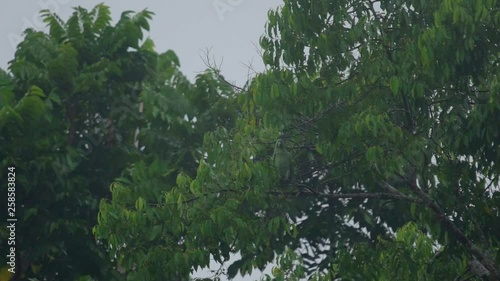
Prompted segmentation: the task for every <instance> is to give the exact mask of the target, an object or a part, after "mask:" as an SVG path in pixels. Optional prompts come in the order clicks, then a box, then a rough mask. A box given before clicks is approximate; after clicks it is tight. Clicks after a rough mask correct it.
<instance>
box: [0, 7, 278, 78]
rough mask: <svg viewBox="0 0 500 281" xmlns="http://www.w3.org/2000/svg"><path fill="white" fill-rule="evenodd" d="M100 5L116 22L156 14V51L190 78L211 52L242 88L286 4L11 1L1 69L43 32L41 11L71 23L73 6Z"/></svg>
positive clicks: (0, 43)
mask: <svg viewBox="0 0 500 281" xmlns="http://www.w3.org/2000/svg"><path fill="white" fill-rule="evenodd" d="M101 2H104V3H105V4H106V5H108V6H110V7H111V10H112V12H113V19H114V20H117V19H118V18H119V17H120V14H121V12H123V11H125V10H133V11H140V10H143V9H144V8H148V9H149V10H150V11H153V12H154V13H155V16H154V18H153V21H152V22H151V31H150V33H149V36H150V37H151V38H152V39H153V40H154V42H155V44H156V49H157V51H158V52H163V51H166V50H168V49H172V50H174V51H175V52H176V53H177V55H178V56H179V59H180V62H181V69H182V71H183V72H184V74H185V75H186V76H188V77H189V78H194V77H195V76H196V74H197V73H198V72H200V71H203V70H204V69H205V68H206V67H205V65H204V63H203V60H202V59H201V58H200V56H203V54H204V52H205V51H206V49H207V48H211V55H213V56H214V57H215V59H216V62H217V63H221V62H222V72H223V74H224V75H225V76H226V78H227V80H229V81H231V82H236V83H237V84H239V85H241V84H243V83H245V81H246V80H247V74H248V73H249V69H248V65H250V64H251V65H252V66H253V68H254V69H255V70H257V71H262V70H263V68H264V67H263V64H262V61H261V58H260V56H259V54H258V48H257V46H258V40H259V37H260V36H261V35H262V34H263V32H264V24H265V22H266V19H267V11H268V10H269V9H271V8H273V9H274V8H276V7H278V5H280V4H281V1H279V0H176V1H174V0H167V1H160V0H156V1H153V0H141V1H123V0H121V1H120V0H110V1H96V0H87V1H84V0H34V1H27V0H24V1H14V0H9V1H8V2H7V3H3V9H2V10H1V11H0V38H1V39H0V67H1V68H3V69H6V68H7V62H8V61H10V60H11V59H12V58H13V56H14V52H15V46H16V45H17V43H18V42H19V39H20V36H21V34H22V31H23V30H24V29H26V28H28V27H34V28H36V29H38V30H41V29H43V28H44V26H45V24H44V23H43V22H41V20H40V17H39V11H40V10H41V9H50V10H52V11H54V12H57V13H58V14H59V15H60V16H61V18H63V19H67V18H68V17H69V16H70V15H71V13H72V12H73V10H72V8H73V7H75V6H82V7H85V8H87V9H91V8H92V7H94V6H95V5H96V4H98V3H101Z"/></svg>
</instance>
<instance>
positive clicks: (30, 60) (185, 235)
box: [0, 0, 500, 281]
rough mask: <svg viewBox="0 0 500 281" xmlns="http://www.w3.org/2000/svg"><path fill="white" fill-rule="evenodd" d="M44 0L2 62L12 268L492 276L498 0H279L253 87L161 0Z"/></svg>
mask: <svg viewBox="0 0 500 281" xmlns="http://www.w3.org/2000/svg"><path fill="white" fill-rule="evenodd" d="M42 13H43V16H44V19H45V21H46V22H47V24H48V26H49V29H50V32H49V33H48V34H45V33H42V32H35V31H32V30H28V31H27V32H26V37H25V39H24V41H23V42H21V44H20V45H19V46H18V49H17V52H16V56H15V58H14V60H13V61H11V62H10V67H9V70H10V72H9V73H5V72H2V73H1V74H0V92H1V94H0V132H1V137H0V147H1V149H0V156H1V157H0V159H3V160H2V168H3V170H5V169H6V167H8V166H9V165H15V166H16V167H17V168H16V169H17V170H16V173H19V176H18V177H17V183H16V186H17V187H16V191H17V193H16V204H18V207H19V208H20V211H18V212H19V213H18V214H19V215H18V216H19V218H20V219H21V220H22V222H23V223H22V224H20V225H19V226H20V229H19V230H17V231H18V233H22V234H20V235H19V243H18V245H19V246H18V256H19V257H20V260H21V262H20V263H19V264H20V265H21V268H20V269H21V270H20V273H19V274H17V275H15V276H13V277H11V278H12V279H13V280H22V278H28V277H33V278H38V279H39V280H42V279H46V280H61V278H63V279H64V280H78V278H80V280H91V279H93V280H131V281H133V280H188V279H189V276H190V275H191V274H192V273H193V272H194V271H195V270H197V269H200V268H206V267H208V266H209V264H210V261H211V260H212V259H213V260H215V261H216V262H218V263H221V264H224V265H225V266H223V267H221V270H219V271H217V272H216V273H215V275H214V276H212V277H210V278H211V279H212V280H219V279H220V278H221V277H223V276H227V277H229V278H233V277H234V276H235V275H236V274H238V273H240V274H242V275H246V274H249V273H251V272H252V271H255V270H262V269H264V268H265V267H266V266H270V265H271V266H272V267H273V269H272V274H271V275H267V276H263V277H262V280H276V281H278V280H303V279H310V280H500V266H499V264H500V241H499V239H500V236H499V235H498V233H500V209H499V208H500V196H499V189H498V183H499V179H498V176H499V174H500V167H499V163H500V149H499V143H500V142H499V140H500V138H499V131H500V128H499V127H498V125H495V124H497V123H498V122H497V121H498V120H500V100H499V97H498V94H499V93H500V84H499V81H498V76H499V69H500V68H499V58H498V56H499V54H500V49H499V48H500V45H499V44H500V37H499V36H500V34H499V32H498V30H500V28H499V27H500V4H499V3H498V2H497V1H496V0H482V1H477V0H453V1H452V0H434V1H425V0H422V1H405V0H380V1H372V0H349V1H347V0H338V1H321V0H284V3H283V5H282V6H281V7H280V8H278V9H276V10H271V11H269V13H268V22H267V25H266V30H265V35H263V36H262V37H261V39H260V45H261V47H262V50H263V53H262V59H263V61H264V63H265V64H266V70H265V71H264V72H262V73H259V74H257V75H256V76H255V77H254V78H252V79H250V80H249V81H248V83H247V84H246V85H245V87H244V88H239V87H235V86H233V85H231V84H230V83H228V82H227V81H226V80H225V79H224V77H223V76H222V75H221V73H220V72H219V71H217V70H213V69H212V70H210V69H209V70H207V71H206V72H204V73H202V74H200V75H198V76H197V77H196V79H195V81H194V82H191V81H189V80H188V79H186V77H185V76H183V74H182V73H181V72H180V70H179V67H180V63H179V60H178V58H177V57H176V56H175V53H174V52H173V51H167V52H164V53H157V52H156V51H155V49H154V44H153V42H152V41H151V40H150V39H145V38H143V32H144V31H145V30H148V29H149V24H148V21H149V20H150V19H151V16H152V13H151V12H149V11H147V10H144V11H142V12H139V13H133V12H124V13H123V14H122V16H121V19H120V20H119V21H118V22H117V24H116V25H114V26H112V25H111V23H110V22H111V19H110V13H109V8H108V7H106V6H104V5H99V6H96V7H95V8H94V9H93V10H91V11H87V10H85V9H83V8H76V9H75V13H74V14H73V16H71V17H70V18H69V20H67V21H66V22H64V21H62V20H61V19H60V18H59V17H58V16H57V15H55V14H53V13H51V12H50V11H43V12H42ZM277 155H278V156H279V155H286V158H287V159H283V158H280V159H276V157H277ZM285 160H286V161H285ZM2 176H3V175H2ZM0 234H1V235H2V237H7V236H6V235H8V233H6V232H5V231H4V230H2V232H0ZM92 234H93V235H94V236H95V238H96V239H97V242H96V241H95V240H94V237H92ZM0 247H1V249H4V248H3V247H5V245H1V246H0ZM235 254H239V256H241V259H239V260H237V261H235V262H232V263H230V262H229V259H230V257H231V256H234V255H235ZM16 278H17V279H16ZM84 278H87V279H84Z"/></svg>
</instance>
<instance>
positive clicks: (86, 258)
mask: <svg viewBox="0 0 500 281" xmlns="http://www.w3.org/2000/svg"><path fill="white" fill-rule="evenodd" d="M151 15H152V13H151V12H149V11H146V10H145V11H142V12H140V13H137V14H132V13H131V12H125V13H123V14H122V17H121V19H120V20H119V21H118V23H117V24H116V25H115V26H112V25H111V17H110V11H109V8H108V7H107V6H105V5H102V4H101V5H98V6H96V7H95V8H94V9H92V10H91V11H87V10H85V9H83V8H81V7H78V8H75V11H74V13H73V15H72V16H71V17H70V18H69V19H68V20H67V21H66V22H64V21H62V20H61V19H60V18H59V17H58V16H57V15H55V14H53V13H51V12H50V11H42V17H43V19H44V21H45V22H46V23H47V24H48V26H49V29H50V32H49V33H48V34H45V33H43V32H36V31H34V30H31V29H28V30H26V31H25V38H24V40H23V41H22V42H21V43H20V44H19V45H18V47H17V50H16V54H15V58H14V59H13V60H12V61H10V62H9V73H5V72H3V71H2V73H1V75H0V135H1V137H0V159H2V162H1V167H2V171H3V172H2V173H1V174H2V182H5V181H3V179H4V178H3V177H4V175H7V174H6V173H5V171H7V167H11V166H15V173H16V182H15V184H16V187H15V188H16V189H15V198H16V201H15V202H16V211H17V212H16V217H17V219H18V221H17V225H16V234H17V236H16V268H15V270H16V272H15V274H13V275H12V276H11V277H10V280H28V278H37V279H30V280H89V278H95V279H96V280H101V279H102V280H104V279H105V280H111V278H114V277H113V276H114V275H116V271H114V270H113V263H111V261H110V259H109V258H108V254H107V253H106V251H105V249H104V247H102V246H99V245H97V244H96V241H95V238H94V237H93V235H92V231H91V230H92V227H93V226H94V225H95V224H96V223H97V219H96V218H97V210H98V203H99V200H100V199H101V198H103V197H106V196H109V191H108V187H109V185H110V184H111V183H112V181H113V180H114V179H115V178H116V177H118V176H119V175H120V173H121V172H122V170H123V169H124V168H125V167H127V165H128V163H130V162H131V161H132V159H133V157H134V154H136V152H135V151H136V150H137V149H136V148H135V147H134V132H135V129H136V127H137V126H138V125H139V124H141V122H142V121H141V117H140V116H139V114H138V109H139V98H138V96H139V93H140V92H141V85H142V83H143V81H145V79H146V78H147V76H148V75H149V74H148V73H149V71H148V69H147V68H148V67H149V68H152V67H154V66H155V65H156V61H155V60H156V54H155V53H154V52H152V51H150V50H148V49H147V44H145V45H142V46H139V45H138V43H139V41H140V40H141V39H143V35H142V32H143V30H147V29H149V26H148V23H147V22H148V20H149V19H150V18H151ZM147 42H149V41H146V43H147ZM5 187H6V186H5ZM2 192H7V191H6V190H3V186H2ZM3 221H6V220H3ZM8 235H9V233H7V232H6V228H5V227H2V230H1V232H0V237H2V241H5V240H4V238H6V237H7V236H8ZM6 247H10V246H9V245H7V244H5V243H2V245H1V246H0V248H1V250H2V252H4V253H5V252H7V249H6ZM80 278H81V279H80ZM85 278H87V279H85Z"/></svg>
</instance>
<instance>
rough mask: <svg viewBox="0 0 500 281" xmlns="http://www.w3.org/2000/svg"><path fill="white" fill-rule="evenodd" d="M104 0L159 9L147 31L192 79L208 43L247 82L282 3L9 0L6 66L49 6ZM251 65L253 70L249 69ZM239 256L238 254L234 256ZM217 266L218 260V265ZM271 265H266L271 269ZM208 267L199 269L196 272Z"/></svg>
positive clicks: (1, 15)
mask: <svg viewBox="0 0 500 281" xmlns="http://www.w3.org/2000/svg"><path fill="white" fill-rule="evenodd" d="M101 2H104V3H105V4H106V5H108V6H110V7H111V10H112V16H113V20H115V21H116V20H118V18H119V17H120V14H121V13H122V12H123V11H125V10H133V11H141V10H143V9H145V8H148V10H150V11H152V12H154V13H155V16H154V17H153V20H152V21H151V22H150V26H151V31H150V33H149V34H148V36H150V37H151V38H152V39H153V41H154V42H155V45H156V50H157V51H158V52H163V51H166V50H168V49H172V50H174V51H175V53H176V54H177V56H178V57H179V60H180V63H181V70H182V71H183V73H184V74H185V75H186V76H187V77H188V78H190V79H191V80H193V78H194V77H195V76H196V74H197V73H199V72H201V71H203V70H205V69H206V66H205V64H204V62H203V60H202V58H201V57H203V56H204V52H205V51H206V49H207V48H209V49H211V53H210V54H211V55H212V56H213V57H214V58H215V62H216V63H217V64H220V63H222V65H221V70H222V74H223V75H224V76H225V77H226V79H227V80H228V81H230V82H233V83H236V84H237V85H240V86H242V85H243V84H244V83H245V82H246V81H247V77H248V74H249V73H250V74H252V73H253V70H255V71H262V70H264V66H263V64H262V60H261V58H260V55H259V48H258V42H259V37H260V36H261V35H262V34H263V33H264V25H265V23H266V20H267V12H268V10H269V9H274V8H276V7H278V6H279V5H280V4H281V2H282V1H280V0H175V1H174V0H167V1H160V0H156V1H153V0H141V1H131V0H129V1H123V0H111V1H96V0H86V1H84V0H33V1H27V0H21V1H15V0H8V1H5V2H4V3H2V4H3V5H2V10H1V11H0V68H2V69H7V63H8V61H10V60H12V59H13V57H14V52H15V47H16V45H17V43H19V40H20V38H21V34H22V32H23V30H24V29H26V28H29V27H32V28H35V29H37V30H43V29H44V26H45V24H44V23H43V22H42V21H41V20H40V17H39V11H40V10H42V9H50V10H51V11H53V12H56V13H57V14H58V15H59V16H60V17H61V18H62V19H64V20H66V19H67V18H68V17H69V16H70V15H71V13H72V12H73V10H72V7H75V6H82V7H84V8H87V9H91V8H93V7H94V6H95V5H96V4H98V3H101ZM249 65H252V68H253V70H249V67H248V66H249ZM233 258H234V257H233ZM213 269H218V266H215V265H214V266H213ZM266 271H267V270H266ZM201 275H204V276H206V273H201V274H196V275H194V276H195V277H199V276H201ZM260 276H261V274H260V273H255V274H253V275H252V276H251V277H249V276H246V277H244V278H242V277H237V278H235V279H234V280H235V281H236V280H256V279H259V278H260Z"/></svg>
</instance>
